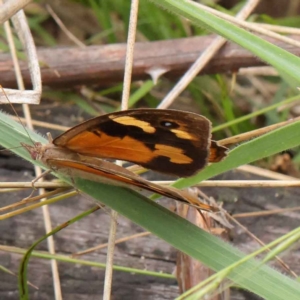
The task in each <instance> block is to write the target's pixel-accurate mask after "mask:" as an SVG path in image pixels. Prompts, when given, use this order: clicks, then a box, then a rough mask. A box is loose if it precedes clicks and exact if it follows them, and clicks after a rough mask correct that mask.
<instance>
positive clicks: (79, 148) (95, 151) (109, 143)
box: [65, 131, 155, 163]
mask: <svg viewBox="0 0 300 300" xmlns="http://www.w3.org/2000/svg"><path fill="white" fill-rule="evenodd" d="M65 147H66V148H68V149H70V150H72V151H75V152H78V153H81V154H83V155H89V156H95V157H101V158H112V159H119V160H126V161H132V160H134V161H135V162H137V163H145V162H148V161H151V160H152V159H153V156H154V155H155V154H154V153H153V152H152V151H151V149H149V148H148V147H146V146H145V145H144V143H142V142H139V141H138V140H135V139H133V138H130V137H124V138H123V139H121V138H118V137H113V136H109V135H106V134H105V133H103V132H100V131H99V136H97V135H96V134H94V133H92V132H89V131H85V132H82V133H80V134H78V135H76V136H74V137H73V138H72V139H70V140H69V141H68V142H67V143H66V144H65Z"/></svg>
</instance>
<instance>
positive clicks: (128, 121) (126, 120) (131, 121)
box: [110, 115, 156, 133]
mask: <svg viewBox="0 0 300 300" xmlns="http://www.w3.org/2000/svg"><path fill="white" fill-rule="evenodd" d="M110 119H112V120H113V121H114V122H116V123H119V124H122V125H127V126H136V127H139V128H141V129H142V130H143V131H144V132H147V133H154V132H155V131H156V129H155V128H154V127H153V126H151V124H150V123H148V122H145V121H141V120H138V119H136V118H134V117H129V116H123V117H117V118H115V117H114V115H112V116H110Z"/></svg>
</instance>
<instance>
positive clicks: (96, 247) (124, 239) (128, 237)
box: [72, 231, 151, 257]
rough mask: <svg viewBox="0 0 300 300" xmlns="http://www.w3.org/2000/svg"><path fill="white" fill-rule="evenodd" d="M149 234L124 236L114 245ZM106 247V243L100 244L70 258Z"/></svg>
mask: <svg viewBox="0 0 300 300" xmlns="http://www.w3.org/2000/svg"><path fill="white" fill-rule="evenodd" d="M150 234H151V232H149V231H145V232H140V233H136V234H133V235H130V236H125V237H123V238H120V239H117V240H116V241H115V245H116V244H120V243H123V242H127V241H129V240H132V239H136V238H140V237H144V236H147V235H150ZM107 246H108V243H105V244H101V245H98V246H95V247H92V248H89V249H86V250H84V251H80V252H76V253H73V254H72V257H78V256H81V255H85V254H88V253H91V252H94V251H96V250H100V249H103V248H106V247H107Z"/></svg>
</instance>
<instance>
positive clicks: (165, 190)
mask: <svg viewBox="0 0 300 300" xmlns="http://www.w3.org/2000/svg"><path fill="white" fill-rule="evenodd" d="M23 146H24V147H25V148H26V149H27V150H28V151H29V152H30V154H31V156H32V158H33V159H35V160H40V161H42V162H43V163H44V164H45V165H47V166H48V167H50V169H52V170H55V171H59V172H63V173H65V174H67V175H70V176H80V177H83V178H86V179H89V180H93V181H99V182H105V183H109V184H113V185H121V186H125V187H132V186H133V187H139V188H143V189H146V190H149V191H152V192H155V193H159V194H161V195H164V196H167V197H170V198H173V199H175V200H178V201H182V202H185V203H190V204H192V205H194V206H196V207H198V208H199V209H203V210H216V208H215V207H212V206H210V205H207V204H204V203H202V202H200V201H199V200H198V198H197V197H196V196H194V195H192V194H191V193H189V192H187V191H182V190H178V189H175V188H172V187H165V186H160V185H158V184H154V183H152V182H149V181H147V180H145V179H143V178H142V177H140V176H138V175H136V174H135V173H132V172H131V171H129V170H127V169H125V168H123V167H120V166H118V165H115V164H113V163H111V162H109V161H104V160H102V159H101V158H107V159H118V160H125V161H128V162H132V163H136V164H139V165H141V166H143V167H145V168H147V169H152V170H155V171H158V172H161V173H165V174H171V175H176V176H180V177H188V176H191V175H193V174H195V173H196V172H198V171H199V170H201V169H202V168H204V167H205V166H206V165H207V163H208V162H218V161H220V160H222V159H223V158H224V157H225V156H226V151H227V148H226V147H223V146H219V145H218V144H217V142H216V141H213V140H211V122H210V121H209V120H208V119H206V118H205V117H203V116H200V115H198V114H195V113H190V112H184V111H178V110H160V109H133V110H126V111H120V112H115V113H111V114H106V115H103V116H99V117H96V118H94V119H90V120H88V121H86V122H83V123H81V124H79V125H77V126H75V127H73V128H71V129H69V130H68V131H66V132H65V133H63V134H62V135H60V136H59V137H57V138H55V139H54V140H53V141H50V143H49V144H47V145H42V144H41V143H35V145H34V146H30V145H27V144H23Z"/></svg>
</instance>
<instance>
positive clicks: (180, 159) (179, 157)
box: [154, 144, 193, 164]
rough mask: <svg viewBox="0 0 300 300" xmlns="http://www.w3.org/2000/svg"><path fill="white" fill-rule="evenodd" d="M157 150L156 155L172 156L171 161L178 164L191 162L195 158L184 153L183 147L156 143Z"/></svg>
mask: <svg viewBox="0 0 300 300" xmlns="http://www.w3.org/2000/svg"><path fill="white" fill-rule="evenodd" d="M155 149H156V150H155V151H154V153H155V154H156V156H166V157H169V158H170V161H171V162H173V163H177V164H190V163H191V162H192V161H193V160H192V159H191V158H190V157H188V156H186V155H185V154H183V151H184V150H182V149H180V148H176V147H172V146H167V145H162V144H156V145H155Z"/></svg>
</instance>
